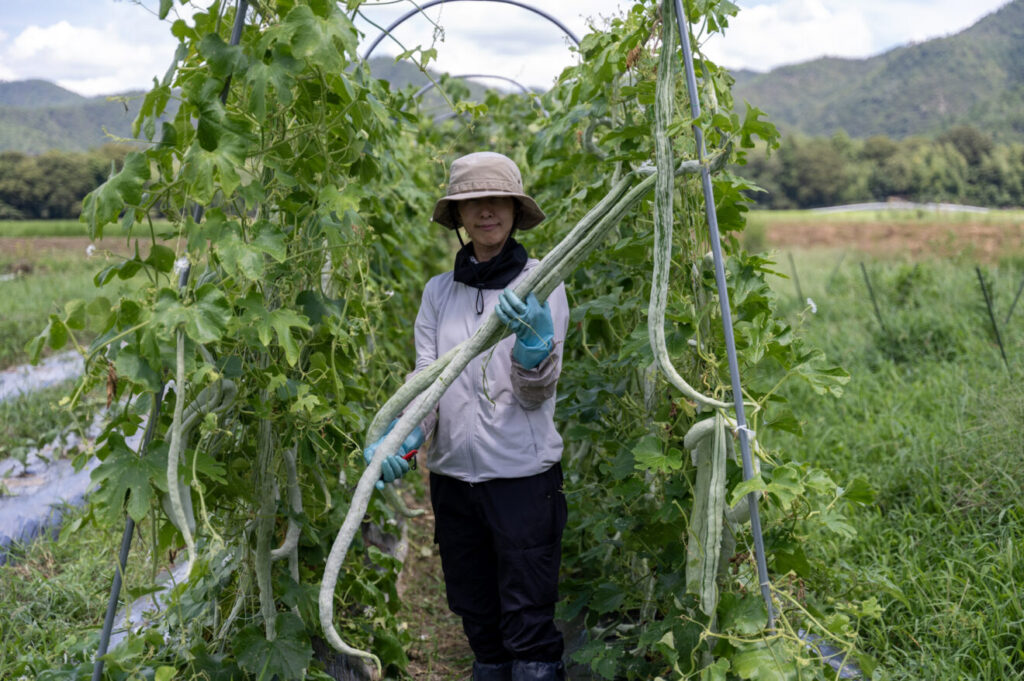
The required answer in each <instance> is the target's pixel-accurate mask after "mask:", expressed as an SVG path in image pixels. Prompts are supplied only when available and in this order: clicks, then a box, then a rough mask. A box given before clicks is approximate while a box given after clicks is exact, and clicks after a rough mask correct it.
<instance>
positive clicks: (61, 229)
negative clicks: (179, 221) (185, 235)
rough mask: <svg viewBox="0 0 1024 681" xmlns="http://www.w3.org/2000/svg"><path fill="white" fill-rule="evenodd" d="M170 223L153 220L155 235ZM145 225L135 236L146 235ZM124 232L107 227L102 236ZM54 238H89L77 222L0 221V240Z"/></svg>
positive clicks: (164, 230) (165, 229) (136, 229)
mask: <svg viewBox="0 0 1024 681" xmlns="http://www.w3.org/2000/svg"><path fill="white" fill-rule="evenodd" d="M169 226H170V223H169V222H167V221H166V220H154V221H153V229H154V230H155V231H156V233H157V234H162V233H166V232H167V231H168V229H169ZM148 230H149V227H148V226H147V225H136V226H135V233H136V234H145V233H148ZM123 235H124V230H122V229H121V227H120V225H109V226H108V227H107V228H106V230H105V231H104V236H105V237H107V236H109V237H120V236H123ZM56 236H80V237H87V236H89V229H88V227H87V226H86V225H85V223H84V222H79V221H78V220H0V239H2V238H3V237H56Z"/></svg>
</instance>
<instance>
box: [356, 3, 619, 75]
mask: <svg viewBox="0 0 1024 681" xmlns="http://www.w3.org/2000/svg"><path fill="white" fill-rule="evenodd" d="M536 4H537V7H541V8H543V9H544V11H545V12H546V13H547V14H549V15H551V16H552V17H554V18H555V19H557V20H558V21H559V22H561V23H562V24H564V25H565V26H566V27H567V28H568V29H569V30H570V31H572V32H573V33H574V34H575V35H576V36H577V37H578V38H582V37H583V36H584V35H585V34H586V33H587V32H588V29H587V22H586V19H587V17H591V16H593V17H597V16H598V15H602V16H605V17H607V16H610V15H612V14H614V13H616V12H617V10H618V8H619V7H622V8H628V7H630V6H631V5H632V2H629V1H627V0H586V1H585V0H562V1H561V2H559V3H557V4H556V3H536ZM362 9H363V11H364V12H365V14H366V15H367V16H369V17H370V18H372V19H373V21H374V22H375V23H377V24H379V25H380V26H381V27H384V26H387V25H389V24H390V23H392V22H393V21H395V20H397V19H398V18H399V17H400V16H402V15H403V14H405V13H406V12H407V11H408V10H409V6H408V5H405V4H401V5H398V6H395V5H381V6H379V7H374V6H372V5H364V6H363V8H362ZM426 13H427V16H428V17H429V19H428V18H425V17H422V16H414V17H412V18H410V19H409V20H407V21H406V22H405V23H403V24H402V25H401V26H399V27H397V28H396V29H395V31H394V35H395V37H396V38H397V39H398V40H400V41H401V42H402V43H403V44H404V45H405V46H406V47H407V48H413V47H416V46H417V45H422V46H423V47H424V48H426V47H430V45H431V44H433V43H434V26H433V24H432V23H431V20H433V22H436V23H438V24H440V25H442V26H443V27H444V34H443V42H438V43H436V45H435V47H436V48H437V52H438V55H437V59H436V60H435V61H434V62H433V63H432V68H436V69H438V70H440V71H447V72H450V73H453V74H465V73H486V74H494V75H499V76H504V77H507V78H513V79H515V80H517V81H519V82H521V83H523V84H524V85H527V86H535V85H536V86H542V87H546V86H549V85H550V84H551V82H552V81H553V80H554V78H555V77H556V76H557V75H558V74H559V73H561V71H562V69H564V68H565V67H567V66H570V65H571V64H573V63H574V60H575V58H576V56H575V54H573V53H572V52H571V51H570V49H569V45H570V44H571V41H570V39H569V38H568V37H567V36H566V34H565V33H564V32H563V31H562V29H561V28H559V27H558V26H557V25H556V24H555V23H553V22H550V21H548V20H547V19H545V18H544V17H542V16H539V15H537V14H535V13H533V12H530V11H528V10H524V9H522V8H519V7H514V6H511V5H505V4H498V3H476V2H465V3H462V2H456V3H449V4H446V5H438V6H435V7H432V8H430V9H428V10H427V12H426ZM356 25H357V26H358V27H359V28H360V29H361V30H362V31H364V32H365V33H366V39H365V40H364V41H363V45H362V48H361V50H362V52H365V50H366V49H367V48H368V47H369V45H370V43H371V42H372V41H373V40H374V39H375V38H376V37H377V36H378V35H379V33H380V29H378V28H376V27H374V26H372V25H370V24H369V23H368V22H366V21H365V20H362V19H357V21H356ZM400 51H401V50H400V48H399V47H398V46H397V45H396V44H395V43H394V42H393V41H391V40H389V39H385V40H384V41H383V42H382V43H381V44H380V46H379V47H378V48H377V49H376V50H375V51H374V53H373V54H374V56H383V55H395V54H398V53H399V52H400Z"/></svg>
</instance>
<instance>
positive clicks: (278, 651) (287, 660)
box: [234, 612, 313, 681]
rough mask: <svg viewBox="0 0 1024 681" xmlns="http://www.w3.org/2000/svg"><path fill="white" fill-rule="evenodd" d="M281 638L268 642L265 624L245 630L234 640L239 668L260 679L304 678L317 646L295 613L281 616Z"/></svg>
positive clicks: (278, 623) (279, 623)
mask: <svg viewBox="0 0 1024 681" xmlns="http://www.w3.org/2000/svg"><path fill="white" fill-rule="evenodd" d="M276 622H277V638H275V639H274V640H273V641H268V640H267V639H266V638H265V637H264V634H263V625H262V624H259V625H250V626H248V627H245V628H244V629H242V630H241V631H240V632H238V635H237V636H235V639H234V650H235V657H236V658H237V659H238V665H239V666H240V667H241V668H242V669H244V670H245V671H247V672H249V673H250V674H254V675H255V676H257V677H258V678H262V679H272V678H274V677H275V676H276V677H278V678H279V679H280V681H291V680H293V679H294V680H298V679H301V678H303V675H304V672H305V670H306V667H308V666H309V663H310V660H312V658H313V646H312V645H311V644H310V641H309V635H308V634H307V633H306V629H305V627H304V626H303V624H302V620H300V619H299V618H298V616H296V615H295V614H293V613H290V612H283V613H278V615H277V620H276Z"/></svg>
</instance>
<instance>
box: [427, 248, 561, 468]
mask: <svg viewBox="0 0 1024 681" xmlns="http://www.w3.org/2000/svg"><path fill="white" fill-rule="evenodd" d="M538 264H539V263H538V261H537V260H534V259H532V258H531V259H530V260H529V261H528V262H527V264H526V267H525V268H524V269H523V271H522V272H520V273H519V276H518V277H516V279H514V280H513V281H512V283H510V284H509V287H510V288H511V287H513V286H515V284H516V283H517V282H518V281H519V280H520V279H522V278H523V277H524V276H526V273H527V272H529V271H530V270H531V269H533V268H534V267H536V266H537V265H538ZM482 292H483V303H484V310H483V313H482V314H477V311H476V310H477V295H478V292H477V289H475V288H473V287H472V286H467V285H466V284H462V283H459V282H457V281H455V279H454V274H453V273H452V272H446V273H445V274H440V275H438V276H436V277H433V278H432V279H430V281H428V282H427V286H426V288H425V289H424V290H423V300H422V302H421V303H420V309H419V313H418V314H417V315H416V327H415V337H416V369H415V370H414V371H413V374H411V375H414V374H415V373H417V372H419V371H422V370H423V369H424V368H426V367H427V366H428V365H430V363H431V362H433V361H434V360H435V359H437V358H438V357H440V356H441V355H443V354H444V353H446V352H448V351H449V350H451V349H452V348H453V347H455V346H456V345H458V344H459V343H461V342H462V341H464V340H466V339H467V338H469V337H470V336H472V335H473V333H474V332H475V331H476V330H477V328H478V327H479V326H480V325H481V324H482V323H483V322H484V320H486V319H487V317H488V315H490V314H491V312H492V311H493V310H494V306H495V305H496V304H497V302H498V295H499V294H500V293H501V290H500V289H482ZM548 304H549V305H550V307H551V317H552V320H553V321H554V329H555V347H554V350H553V351H552V352H551V354H550V355H549V356H548V357H547V358H546V359H545V360H544V361H543V362H541V363H540V365H539V366H537V367H536V368H534V369H525V368H523V366H522V365H520V364H519V363H518V362H516V361H515V360H514V359H512V347H513V345H515V341H516V337H515V334H512V335H510V336H508V337H507V338H504V339H502V340H501V341H500V342H499V343H498V344H497V345H495V346H494V347H493V348H491V349H490V350H487V351H485V352H483V353H482V354H480V355H479V356H477V357H475V358H474V359H473V360H472V361H471V362H470V363H469V365H468V366H467V367H466V369H465V370H464V371H463V372H462V374H460V375H459V377H458V378H456V379H455V381H454V382H453V383H452V385H451V386H450V387H449V388H448V390H447V391H446V392H445V393H444V395H443V396H442V397H441V401H440V402H439V403H438V407H437V410H436V411H435V413H434V414H431V415H429V416H428V417H427V418H426V419H424V421H423V430H424V433H426V434H427V435H428V436H429V435H430V434H431V432H432V431H433V441H432V443H431V444H430V446H429V447H428V448H427V462H426V463H427V468H428V469H429V470H430V471H432V472H434V473H438V474H441V475H447V476H450V477H453V478H458V479H459V480H463V481H465V482H471V483H476V482H483V481H485V480H493V479H495V478H523V477H527V476H530V475H536V474H537V473H543V472H544V471H546V470H547V469H548V468H550V467H551V466H552V465H554V464H555V463H557V462H558V461H560V460H561V458H562V438H561V436H560V435H559V434H558V431H556V430H555V421H554V416H555V388H556V386H557V383H558V376H559V374H560V372H561V370H562V346H563V344H564V343H565V334H566V331H567V329H568V326H569V302H568V300H567V299H566V295H565V286H564V284H559V285H558V288H556V289H555V290H554V291H553V292H552V293H551V295H550V296H549V297H548Z"/></svg>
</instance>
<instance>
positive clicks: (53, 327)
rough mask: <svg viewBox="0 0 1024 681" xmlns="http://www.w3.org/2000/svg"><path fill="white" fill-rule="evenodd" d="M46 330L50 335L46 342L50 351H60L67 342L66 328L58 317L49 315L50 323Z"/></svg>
mask: <svg viewBox="0 0 1024 681" xmlns="http://www.w3.org/2000/svg"><path fill="white" fill-rule="evenodd" d="M47 328H48V329H49V330H50V333H49V336H48V337H47V339H46V342H47V343H48V344H49V346H50V349H52V350H60V349H61V348H62V347H64V344H65V343H67V342H68V327H67V326H65V324H64V322H63V320H61V318H60V317H58V316H57V315H55V314H52V315H50V323H49V324H48V325H47Z"/></svg>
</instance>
